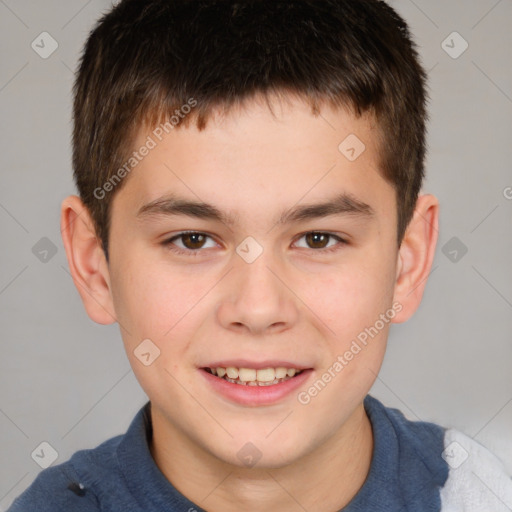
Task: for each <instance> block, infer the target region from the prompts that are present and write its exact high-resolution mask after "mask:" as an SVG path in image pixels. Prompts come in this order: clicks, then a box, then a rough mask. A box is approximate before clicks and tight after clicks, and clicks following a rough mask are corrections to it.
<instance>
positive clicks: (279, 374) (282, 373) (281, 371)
mask: <svg viewBox="0 0 512 512" xmlns="http://www.w3.org/2000/svg"><path fill="white" fill-rule="evenodd" d="M287 374H288V371H287V370H286V368H284V367H283V366H280V367H279V368H276V379H284V378H285V377H286V375H287Z"/></svg>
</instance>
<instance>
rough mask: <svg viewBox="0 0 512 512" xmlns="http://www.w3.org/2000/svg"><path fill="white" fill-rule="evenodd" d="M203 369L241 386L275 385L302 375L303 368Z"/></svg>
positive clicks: (230, 367)
mask: <svg viewBox="0 0 512 512" xmlns="http://www.w3.org/2000/svg"><path fill="white" fill-rule="evenodd" d="M203 370H204V371H205V372H207V373H210V374H211V375H214V376H215V377H218V378H219V379H222V380H225V381H227V382H231V383H232V384H239V385H241V386H275V385H276V384H281V383H282V382H286V381H287V380H290V379H293V378H294V377H296V376H297V375H300V374H301V373H302V372H303V370H298V369H296V368H285V367H278V368H262V369H258V370H256V369H254V368H235V367H234V366H229V367H227V368H222V367H217V368H203Z"/></svg>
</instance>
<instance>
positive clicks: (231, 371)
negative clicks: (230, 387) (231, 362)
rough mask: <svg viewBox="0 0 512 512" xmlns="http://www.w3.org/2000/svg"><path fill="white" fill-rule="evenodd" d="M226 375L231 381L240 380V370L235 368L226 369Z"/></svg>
mask: <svg viewBox="0 0 512 512" xmlns="http://www.w3.org/2000/svg"><path fill="white" fill-rule="evenodd" d="M226 374H227V376H228V377H229V378H230V379H238V368H233V367H232V366H229V367H228V368H226Z"/></svg>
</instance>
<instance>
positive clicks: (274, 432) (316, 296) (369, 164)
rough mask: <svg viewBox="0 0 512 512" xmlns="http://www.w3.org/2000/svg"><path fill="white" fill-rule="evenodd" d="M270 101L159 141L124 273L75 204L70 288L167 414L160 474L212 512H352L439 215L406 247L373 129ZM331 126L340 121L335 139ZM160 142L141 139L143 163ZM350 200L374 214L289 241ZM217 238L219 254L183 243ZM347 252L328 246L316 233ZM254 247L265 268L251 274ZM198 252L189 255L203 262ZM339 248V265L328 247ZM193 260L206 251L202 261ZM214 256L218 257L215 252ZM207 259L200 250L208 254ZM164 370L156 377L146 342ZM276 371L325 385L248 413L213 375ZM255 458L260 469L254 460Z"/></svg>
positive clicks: (129, 192)
mask: <svg viewBox="0 0 512 512" xmlns="http://www.w3.org/2000/svg"><path fill="white" fill-rule="evenodd" d="M288 100H289V101H286V102H277V101H276V102H275V105H274V106H275V116H273V115H272V114H271V113H270V111H269V109H268V107H267V106H266V105H265V103H263V102H262V101H259V100H258V99H254V100H251V101H250V102H248V103H246V104H245V105H244V106H243V108H238V109H232V110H230V111H229V112H228V114H227V115H224V116H222V115H217V116H215V117H214V118H213V119H212V120H210V121H209V124H208V125H207V127H206V129H205V130H204V131H202V132H200V131H198V130H197V129H196V128H195V125H194V123H191V124H190V125H189V126H188V127H181V128H179V129H175V130H173V131H171V132H170V133H169V134H168V135H166V136H165V138H164V139H163V140H162V141H161V142H158V145H157V146H156V147H155V148H154V149H152V150H151V151H150V152H149V154H148V155H147V156H146V157H145V158H144V159H143V160H142V162H140V163H139V164H138V165H137V167H136V168H135V169H134V170H133V171H132V172H131V174H130V175H129V176H128V177H127V178H125V182H124V183H123V185H122V187H121V188H120V189H119V190H117V191H115V196H114V198H113V203H112V205H111V206H112V210H111V212H112V217H111V219H112V221H111V231H110V238H109V250H110V261H109V262H108V263H107V262H106V260H105V256H104V254H103V252H102V250H101V247H100V245H99V242H98V239H97V237H96V235H95V232H94V227H93V223H92V221H91V217H90V215H89V213H88V211H87V210H86V209H85V207H84V206H83V204H82V203H81V201H80V200H79V199H78V198H77V197H76V196H70V197H68V198H66V199H65V200H64V201H63V203H62V231H63V239H64V245H65V248H66V252H67V257H68V262H69V267H70V271H71V274H72V276H73V279H74V282H75V284H76V286H77V289H78V291H79V293H80V295H81V297H82V300H83V303H84V305H85V308H86V310H87V312H88V314H89V316H90V317H91V318H92V319H93V320H94V321H96V322H98V323H101V324H108V323H112V322H116V321H117V322H118V323H119V325H120V328H121V334H122V338H123V342H124V344H125V348H126V352H127V355H128V358H129V360H130V363H131V365H132V368H133V371H134V373H135V375H136V377H137V379H138V381H139V382H140V384H141V386H142V388H143V389H144V391H145V392H146V394H147V395H148V397H149V399H150V400H151V404H152V421H153V429H154V439H153V443H152V446H151V452H152V455H153V458H154V460H155V462H156V464H157V465H158V467H159V468H160V470H161V471H162V472H163V474H164V475H165V476H166V477H167V478H168V480H169V481H171V482H172V483H173V485H174V486H175V487H176V488H177V489H178V490H179V491H180V492H182V493H183V494H184V495H185V496H187V497H188V498H189V499H190V500H192V501H193V502H195V503H197V504H198V505H199V506H200V507H202V508H204V509H206V510H208V511H211V512H220V511H223V512H225V511H228V512H230V511H239V510H248V511H255V512H256V511H267V510H282V511H297V510H303V509H307V510H311V511H320V510H321V511H337V510H339V509H341V508H342V507H343V506H345V505H346V504H347V503H348V502H349V501H350V500H351V499H352V498H353V496H354V495H355V494H356V493H357V492H358V490H359V489H360V488H361V486H362V485H363V483H364V480H365V478H366V476H367V474H368V471H369V468H370V463H371V457H372V450H373V437H372V430H371V424H370V422H369V420H368V417H367V416H366V413H365V411H364V407H363V404H362V402H363V399H364V397H365V396H366V394H367V393H368V391H369V389H370V388H371V386H372V384H373V383H374V381H375V379H376V375H377V373H378V371H379V369H380V366H381V363H382V360H383V357H384V353H385V348H386V341H387V337H388V330H389V325H390V324H391V323H393V322H403V321H405V320H407V319H408V318H409V317H410V316H411V315H412V314H413V313H414V311H415V310H416V308H417V307H418V305H419V303H420V301H421V297H422V294H423V290H424V287H425V283H426V279H427V277H428V274H429V271H430V268H431V265H432V260H433V256H434V250H435V244H436V240H437V224H438V202H437V200H436V198H435V197H433V196H432V195H422V196H420V197H419V199H418V202H417V205H416V211H415V214H414V217H413V219H412V221H411V223H410V224H409V226H408V229H407V232H406V235H405V238H404V240H403V242H402V244H401V246H400V248H398V245H397V240H396V236H397V235H396V219H397V212H396V203H395V191H394V189H393V187H392V186H391V185H390V184H389V183H388V182H387V181H385V180H384V179H383V178H382V176H381V174H380V173H379V170H378V162H379V158H378V156H379V153H380V148H379V146H378V141H379V133H378V127H377V125H376V123H375V121H374V119H373V118H372V117H371V116H369V115H365V116H363V117H361V118H356V117H354V116H353V115H352V114H351V113H350V112H349V111H348V110H345V109H333V108H331V107H328V106H323V107H322V109H321V116H318V117H315V116H314V115H312V113H311V110H310V107H309V106H308V105H307V104H305V103H304V102H303V101H301V100H299V99H297V98H288ZM326 121H328V122H326ZM150 133H151V132H150V131H145V130H141V132H140V133H139V136H138V140H137V142H136V145H135V146H136V147H137V148H138V147H140V145H142V144H143V143H144V141H145V140H146V137H147V135H148V134H150ZM349 134H356V135H357V137H358V138H359V139H360V140H362V141H363V142H364V144H365V146H366V150H365V151H364V152H363V153H362V154H361V155H360V156H359V157H358V158H357V159H356V160H355V161H354V162H350V161H349V160H348V159H347V158H345V156H344V155H343V154H341V152H340V151H339V150H338V146H339V144H340V143H341V142H342V141H343V140H344V139H345V138H346V137H347V136H348V135H349ZM171 192H172V193H174V194H176V195H179V196H181V197H183V198H186V199H190V200H197V201H204V202H207V203H211V204H213V205H215V206H217V208H219V209H220V210H223V211H225V212H226V213H229V214H232V215H233V216H234V217H235V220H236V223H235V224H233V225H227V224H225V223H222V222H217V221H212V220H205V219H197V218H192V217H186V216H166V215H149V216H146V217H144V216H143V218H140V217H137V212H138V210H139V209H140V208H141V207H142V206H143V205H144V204H147V203H148V202H150V201H154V200H155V199H157V198H159V197H160V196H162V195H165V194H168V193H171ZM335 192H345V193H347V194H350V195H351V197H354V198H357V200H359V201H361V202H364V203H366V204H368V205H369V206H370V207H371V208H372V209H373V212H374V213H373V215H371V216H366V215H353V214H352V215H351V214H342V215H331V216H325V217H323V218H317V219H309V220H304V221H300V222H295V223H291V224H289V225H279V224H276V218H278V216H279V215H280V214H281V213H282V212H283V211H285V210H288V209H290V208H292V207H294V206H296V205H297V204H300V205H304V204H315V203H320V202H323V201H326V200H327V199H330V198H332V197H333V195H334V193H335ZM185 230H194V231H198V232H201V233H205V234H207V235H209V236H210V237H211V238H206V239H205V240H204V243H203V245H202V246H201V243H197V241H196V242H195V245H194V243H192V242H191V241H190V239H187V238H185V239H183V238H181V239H179V238H178V239H176V240H174V243H175V245H174V247H175V248H177V249H181V250H184V251H186V250H187V247H188V248H189V249H188V250H189V252H192V251H193V250H194V247H198V248H199V252H198V255H195V256H194V255H189V254H187V255H185V254H177V253H175V252H173V251H172V250H171V249H170V248H169V247H172V246H169V245H168V246H165V245H164V244H163V243H162V242H164V241H165V240H167V239H169V238H171V236H175V235H176V234H178V233H180V232H181V231H185ZM311 231H315V232H325V233H332V234H334V235H337V236H340V237H342V238H344V239H345V240H346V242H347V243H345V244H340V242H338V241H337V240H336V239H335V238H330V237H326V239H323V242H322V241H321V242H316V245H315V242H314V241H311V240H310V239H309V240H308V238H307V237H306V236H304V235H305V234H307V233H308V232H311ZM248 236H251V237H253V238H254V239H255V240H256V241H257V242H258V243H259V244H260V246H261V247H262V248H263V253H262V254H261V255H260V256H259V257H258V258H257V259H256V260H255V261H254V262H253V263H250V264H249V263H247V262H246V261H244V259H242V258H241V257H240V256H239V255H238V254H237V253H236V248H237V246H238V245H239V244H240V243H241V242H242V241H243V240H244V239H245V238H246V237H248ZM186 244H188V245H186ZM326 246H327V248H331V247H337V250H336V251H333V252H330V253H326V252H322V251H321V250H320V249H322V248H323V247H326ZM190 247H192V249H190ZM201 247H203V248H201ZM197 251H198V249H196V252H197ZM393 304H395V305H396V304H399V309H400V311H399V312H398V313H397V314H396V316H394V318H393V319H392V320H391V322H389V323H387V324H386V325H385V326H384V328H383V329H381V330H380V331H379V333H378V335H377V336H375V337H374V338H373V339H371V340H370V342H369V343H368V344H367V346H365V347H364V348H363V349H362V350H361V351H360V352H359V353H358V354H357V355H355V356H354V357H353V359H352V360H351V361H349V362H348V364H347V365H346V366H345V367H344V368H343V370H342V371H340V372H339V373H337V374H336V377H335V378H333V379H332V380H331V382H330V383H329V384H328V385H327V386H325V388H324V389H323V390H322V391H321V392H320V393H318V394H317V396H315V397H314V398H312V399H311V400H310V402H309V403H308V404H307V405H304V404H302V403H300V402H299V401H298V399H297V395H298V392H299V391H304V390H307V389H308V388H309V387H310V386H311V385H312V384H313V383H314V382H315V381H316V380H318V379H319V378H320V377H321V376H322V374H323V373H324V372H326V371H327V369H328V368H329V367H332V365H333V363H334V362H335V361H336V360H337V357H338V356H339V355H341V354H344V353H345V352H346V351H347V350H348V349H349V348H350V345H351V343H352V341H353V340H354V339H356V337H357V335H358V334H359V333H360V332H361V331H363V330H364V329H365V328H366V327H369V326H372V325H374V324H375V322H376V320H378V319H379V317H380V315H381V314H383V313H385V312H386V311H387V310H389V309H390V308H392V305H393ZM147 338H149V339H151V340H152V342H153V343H154V344H155V345H157V346H158V348H159V350H160V356H159V357H158V358H157V359H156V360H155V361H154V362H153V363H152V364H151V365H149V366H144V365H143V364H141V362H140V361H139V360H138V359H137V357H136V356H135V355H134V350H135V349H136V348H137V346H138V345H139V344H140V343H141V341H142V340H144V339H147ZM237 358H243V359H247V360H249V361H261V360H263V359H277V360H284V361H290V362H294V363H296V364H300V365H302V366H304V367H308V368H313V371H312V372H311V374H310V375H309V377H308V380H307V382H306V383H305V384H304V385H303V386H301V388H300V389H299V390H298V391H297V392H293V393H291V395H289V396H287V397H285V398H284V399H282V400H281V401H279V402H278V403H275V404H272V405H264V406H261V405H260V406H250V405H249V406H247V405H239V404H235V403H233V402H231V401H229V400H227V399H225V398H224V397H222V396H220V395H218V394H217V393H216V392H215V391H213V389H212V388H211V387H210V386H209V385H208V384H207V383H206V381H205V379H204V378H203V376H202V375H201V374H200V372H202V370H200V369H199V368H200V367H202V366H208V363H209V362H214V361H219V360H226V359H237ZM248 442H251V443H252V444H253V445H255V446H256V447H257V449H258V450H259V452H261V459H260V460H259V461H258V463H257V464H256V465H255V466H254V467H252V468H249V467H247V466H244V463H243V462H242V461H241V460H240V459H239V458H238V457H237V453H238V452H239V450H240V449H241V448H242V447H243V446H244V445H245V444H246V443H248Z"/></svg>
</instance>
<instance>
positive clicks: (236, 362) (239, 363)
mask: <svg viewBox="0 0 512 512" xmlns="http://www.w3.org/2000/svg"><path fill="white" fill-rule="evenodd" d="M228 367H233V368H251V369H255V370H263V369H264V368H279V367H282V368H295V369H296V370H308V369H310V368H311V366H305V365H303V364H298V363H293V362H290V361H277V360H275V359H272V360H270V359H269V360H266V361H247V360H246V359H229V360H223V361H216V362H213V363H209V364H207V365H204V366H201V367H200V368H228Z"/></svg>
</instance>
